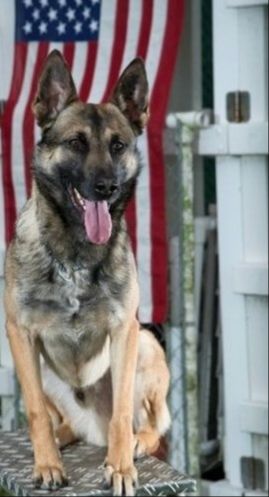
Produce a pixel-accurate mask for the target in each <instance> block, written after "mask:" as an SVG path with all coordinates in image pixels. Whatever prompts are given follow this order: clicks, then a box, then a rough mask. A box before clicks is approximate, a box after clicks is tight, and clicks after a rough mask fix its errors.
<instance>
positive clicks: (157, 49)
mask: <svg viewBox="0 0 269 497" xmlns="http://www.w3.org/2000/svg"><path fill="white" fill-rule="evenodd" d="M167 7H168V2H167V0H155V1H154V11H153V19H152V29H151V33H150V40H149V48H148V53H147V58H146V67H147V75H148V80H149V86H150V91H152V88H153V86H154V82H155V79H156V75H157V71H158V67H159V62H160V56H161V51H162V44H163V37H164V32H165V25H166V15H167ZM139 150H140V151H141V155H142V160H143V162H144V164H143V166H144V167H143V169H142V172H141V175H140V178H139V182H138V187H137V190H136V202H135V204H136V219H137V239H138V240H139V243H138V244H137V267H138V279H139V286H140V308H139V320H140V321H141V322H142V323H147V322H151V321H152V309H153V302H152V277H153V275H152V270H151V243H152V239H151V204H150V168H149V150H148V136H147V131H145V132H144V135H142V136H141V137H140V138H139Z"/></svg>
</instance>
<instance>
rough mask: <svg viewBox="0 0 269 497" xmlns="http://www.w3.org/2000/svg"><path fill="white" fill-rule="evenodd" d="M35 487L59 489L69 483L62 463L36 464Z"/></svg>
mask: <svg viewBox="0 0 269 497" xmlns="http://www.w3.org/2000/svg"><path fill="white" fill-rule="evenodd" d="M33 483H34V486H35V488H40V489H42V490H57V488H60V487H65V486H67V485H68V480H67V477H66V474H65V472H64V469H63V467H62V466H61V465H59V466H58V465H57V466H56V465H55V466H50V465H45V466H41V465H36V466H35V468H34V474H33Z"/></svg>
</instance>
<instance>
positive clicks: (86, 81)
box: [79, 41, 98, 102]
mask: <svg viewBox="0 0 269 497" xmlns="http://www.w3.org/2000/svg"><path fill="white" fill-rule="evenodd" d="M97 48H98V43H97V42H96V41H92V42H89V43H88V51H87V61H86V66H85V72H84V76H83V80H82V83H81V87H80V91H79V97H80V99H81V100H82V101H83V102H87V101H88V99H89V95H90V94H91V88H92V81H93V75H94V69H95V62H96V57H97Z"/></svg>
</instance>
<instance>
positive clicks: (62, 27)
mask: <svg viewBox="0 0 269 497" xmlns="http://www.w3.org/2000/svg"><path fill="white" fill-rule="evenodd" d="M65 30H66V24H65V23H64V22H59V24H58V26H57V31H58V33H59V35H63V34H64V33H65Z"/></svg>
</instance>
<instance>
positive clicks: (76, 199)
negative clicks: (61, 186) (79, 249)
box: [68, 186, 112, 245]
mask: <svg viewBox="0 0 269 497" xmlns="http://www.w3.org/2000/svg"><path fill="white" fill-rule="evenodd" d="M68 190H69V194H70V197H71V200H72V203H73V205H74V206H75V207H76V208H77V209H78V210H79V211H80V212H81V215H82V216H83V221H84V226H85V231H86V234H87V238H88V240H89V241H90V242H92V243H95V244H96V245H103V244H105V243H107V242H108V240H109V238H110V236H111V232H112V219H111V215H110V212H109V208H108V202H107V201H106V200H102V201H100V202H94V201H92V200H87V199H85V198H83V197H82V195H81V194H80V193H79V192H78V191H77V189H76V188H73V187H72V186H70V187H69V189H68Z"/></svg>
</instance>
